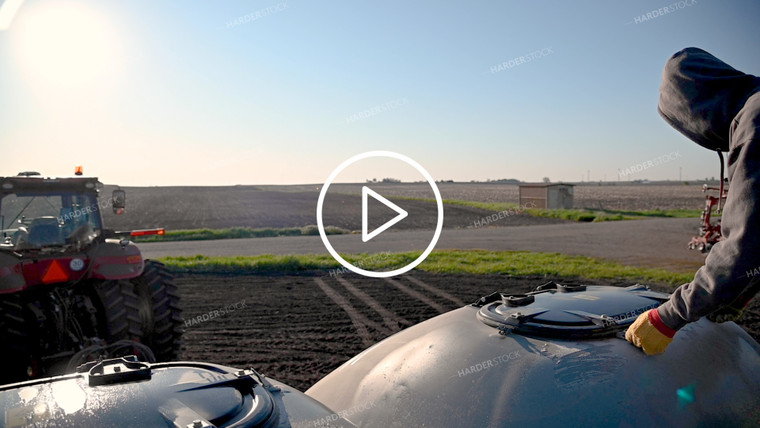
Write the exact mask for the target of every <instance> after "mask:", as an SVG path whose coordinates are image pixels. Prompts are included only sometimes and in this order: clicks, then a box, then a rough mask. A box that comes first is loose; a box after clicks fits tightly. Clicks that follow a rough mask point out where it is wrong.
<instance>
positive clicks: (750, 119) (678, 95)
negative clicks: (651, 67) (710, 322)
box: [658, 48, 760, 330]
mask: <svg viewBox="0 0 760 428" xmlns="http://www.w3.org/2000/svg"><path fill="white" fill-rule="evenodd" d="M658 111H659V112H660V115H662V117H663V118H664V119H665V120H666V121H667V122H668V123H669V124H670V125H671V126H673V127H674V128H675V129H677V130H678V131H680V132H681V133H682V134H684V135H685V136H687V137H688V138H689V139H691V140H693V141H694V142H696V143H697V144H699V145H701V146H703V147H706V148H708V149H710V150H720V151H724V152H728V179H729V182H730V186H729V190H728V196H727V198H726V205H725V208H724V210H723V216H722V220H721V230H722V233H723V240H722V241H721V242H718V243H717V244H715V246H713V247H712V250H711V251H710V253H709V255H708V256H707V258H706V260H705V265H704V266H702V267H701V268H700V269H699V270H698V271H697V273H696V274H695V275H694V279H693V280H692V281H691V282H690V283H688V284H684V285H682V286H681V287H679V288H678V289H677V290H676V291H675V292H674V293H673V295H672V296H671V298H670V300H669V301H668V302H665V303H664V304H663V305H662V306H660V308H659V309H658V312H659V314H660V317H661V318H662V321H663V322H664V323H665V324H666V325H668V326H669V327H671V328H673V329H675V330H678V329H680V328H681V327H683V326H684V325H686V324H687V323H690V322H693V321H697V320H698V319H699V318H701V317H702V316H705V315H708V314H710V313H712V312H714V311H716V310H719V309H721V308H722V307H725V306H727V305H732V306H736V305H742V306H743V303H744V302H746V301H749V299H750V298H751V297H752V295H753V294H754V293H755V292H756V291H757V288H758V286H757V284H758V283H760V78H758V77H756V76H752V75H749V74H744V73H742V72H740V71H738V70H736V69H734V68H732V67H731V66H729V65H728V64H726V63H724V62H723V61H721V60H719V59H717V58H715V57H714V56H712V55H711V54H709V53H707V52H705V51H703V50H701V49H697V48H687V49H684V50H682V51H680V52H678V53H676V54H675V55H673V56H672V57H671V58H670V59H669V60H668V62H667V64H666V65H665V71H664V72H663V78H662V86H661V87H660V103H659V106H658Z"/></svg>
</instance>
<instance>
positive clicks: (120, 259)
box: [88, 239, 145, 279]
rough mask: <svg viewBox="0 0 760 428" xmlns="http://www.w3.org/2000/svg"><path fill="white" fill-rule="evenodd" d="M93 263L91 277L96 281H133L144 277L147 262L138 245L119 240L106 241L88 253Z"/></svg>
mask: <svg viewBox="0 0 760 428" xmlns="http://www.w3.org/2000/svg"><path fill="white" fill-rule="evenodd" d="M88 253H89V254H88V257H89V259H90V260H91V263H92V269H91V271H90V277H91V278H95V279H132V278H136V277H138V276H140V275H142V273H143V270H144V269H145V262H144V261H143V258H142V254H140V250H139V249H138V248H137V245H135V244H134V243H132V242H131V241H129V242H128V243H127V244H126V245H125V244H123V243H122V241H121V240H119V239H106V240H105V242H102V243H100V245H97V246H95V247H93V248H92V249H91V250H90V251H89V252H88Z"/></svg>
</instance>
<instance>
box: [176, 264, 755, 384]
mask: <svg viewBox="0 0 760 428" xmlns="http://www.w3.org/2000/svg"><path fill="white" fill-rule="evenodd" d="M548 280H555V281H558V282H561V283H584V284H597V285H631V284H630V283H609V282H608V283H604V282H600V281H594V282H589V281H583V280H578V279H562V278H543V277H533V278H515V277H512V278H510V277H504V276H500V275H435V274H427V273H424V272H416V273H414V274H411V275H410V274H407V275H404V276H401V277H397V278H395V279H393V280H391V281H389V280H385V279H373V278H364V277H360V276H357V275H354V274H343V275H339V276H337V277H336V276H329V275H325V274H321V275H318V276H314V275H313V276H309V275H302V276H255V275H245V276H218V275H188V276H181V277H178V278H177V283H178V285H179V289H180V292H181V296H182V299H183V307H184V316H185V320H186V321H185V322H186V333H185V342H184V345H183V355H182V358H183V359H185V360H202V361H210V362H215V363H221V364H227V365H230V366H233V367H249V366H250V367H254V368H256V369H258V370H260V371H262V372H263V373H265V374H266V375H268V376H271V377H273V378H276V379H278V380H280V381H283V382H285V383H287V384H289V385H291V386H294V387H296V388H298V389H300V390H306V389H307V388H308V387H310V386H311V385H312V384H313V383H315V382H316V381H317V380H319V379H320V378H322V377H323V376H324V375H326V374H327V373H329V372H330V371H332V370H333V369H335V368H336V367H338V366H339V365H340V364H342V363H343V362H345V361H347V360H348V359H350V358H351V357H353V356H354V355H356V354H357V353H359V352H360V351H362V350H363V349H366V348H367V347H369V346H371V345H372V344H373V343H375V342H377V341H379V340H382V339H383V338H385V337H388V336H390V335H391V334H393V333H395V332H397V331H399V330H401V329H403V328H406V327H408V326H411V325H414V324H417V323H419V322H422V321H424V320H426V319H429V318H432V317H434V316H436V315H438V314H440V313H443V312H446V311H449V310H452V309H456V308H458V307H461V306H462V305H463V304H467V303H471V302H473V301H475V300H476V299H477V298H479V297H481V296H484V295H487V294H490V293H492V292H494V291H502V292H509V293H517V292H525V291H529V290H530V289H532V288H534V287H535V286H537V285H540V284H543V283H545V282H546V281H548ZM653 288H655V289H659V290H661V291H669V290H668V289H667V288H665V287H662V286H656V285H654V286H653ZM214 311H217V313H216V314H215V313H214ZM225 312H226V313H225ZM349 313H350V315H349ZM204 314H206V317H205V319H206V320H205V321H204V317H203V315H204ZM198 317H200V318H198ZM198 321H200V322H198ZM742 326H743V327H744V328H746V329H747V330H748V331H749V332H750V334H752V335H753V336H754V337H755V339H760V303H758V302H757V301H756V302H755V303H754V304H753V305H752V307H751V310H750V311H749V314H748V315H745V320H744V321H743V323H742Z"/></svg>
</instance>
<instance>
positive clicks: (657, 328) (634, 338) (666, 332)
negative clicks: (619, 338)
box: [625, 309, 676, 355]
mask: <svg viewBox="0 0 760 428" xmlns="http://www.w3.org/2000/svg"><path fill="white" fill-rule="evenodd" d="M675 334H676V331H675V330H673V329H672V328H670V327H668V326H666V325H665V323H663V322H662V320H661V319H660V314H659V312H657V309H650V310H648V311H646V312H644V313H643V314H641V315H639V317H638V318H636V321H634V322H633V324H631V326H630V327H628V330H627V331H626V332H625V340H627V341H629V342H631V343H633V344H634V345H635V346H637V347H639V348H641V349H643V350H644V353H646V354H647V355H654V354H662V353H663V352H665V348H667V347H668V345H670V342H672V341H673V336H674V335H675Z"/></svg>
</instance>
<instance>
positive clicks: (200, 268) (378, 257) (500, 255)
mask: <svg viewBox="0 0 760 428" xmlns="http://www.w3.org/2000/svg"><path fill="white" fill-rule="evenodd" d="M419 255H420V253H419V252H404V253H378V254H347V255H342V256H343V257H344V258H345V259H346V260H348V261H349V262H351V263H352V264H354V265H355V266H359V267H361V268H363V269H367V270H374V271H380V270H389V269H394V268H397V267H398V266H403V265H405V264H408V263H410V262H411V261H413V260H415V259H416V258H417V257H419ZM159 260H160V261H161V262H163V263H165V264H166V265H167V266H169V268H170V269H171V270H173V271H175V272H180V273H237V274H240V273H251V274H293V273H299V272H304V271H314V270H323V271H332V273H340V272H346V269H345V268H343V266H341V265H340V264H338V262H337V261H335V260H334V259H333V258H332V257H331V256H330V255H327V254H319V255H317V254H297V255H271V254H267V255H259V256H236V257H209V256H203V255H197V256H190V257H185V256H179V257H163V258H161V259H159ZM416 269H418V270H422V271H426V272H434V273H452V274H453V273H461V274H476V275H477V274H500V275H510V276H537V275H540V276H549V277H580V278H587V279H610V280H631V281H654V282H660V283H667V284H672V285H678V284H682V283H685V282H689V281H691V279H692V278H693V274H684V273H676V272H671V271H668V270H665V269H656V268H643V267H636V266H628V265H623V264H620V263H617V262H614V261H609V260H601V259H595V258H592V257H584V256H570V255H565V254H557V253H534V252H528V251H486V250H439V251H433V252H432V253H431V254H430V255H429V256H428V257H427V258H426V259H425V261H424V262H422V263H421V264H420V265H419V266H417V268H416Z"/></svg>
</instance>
